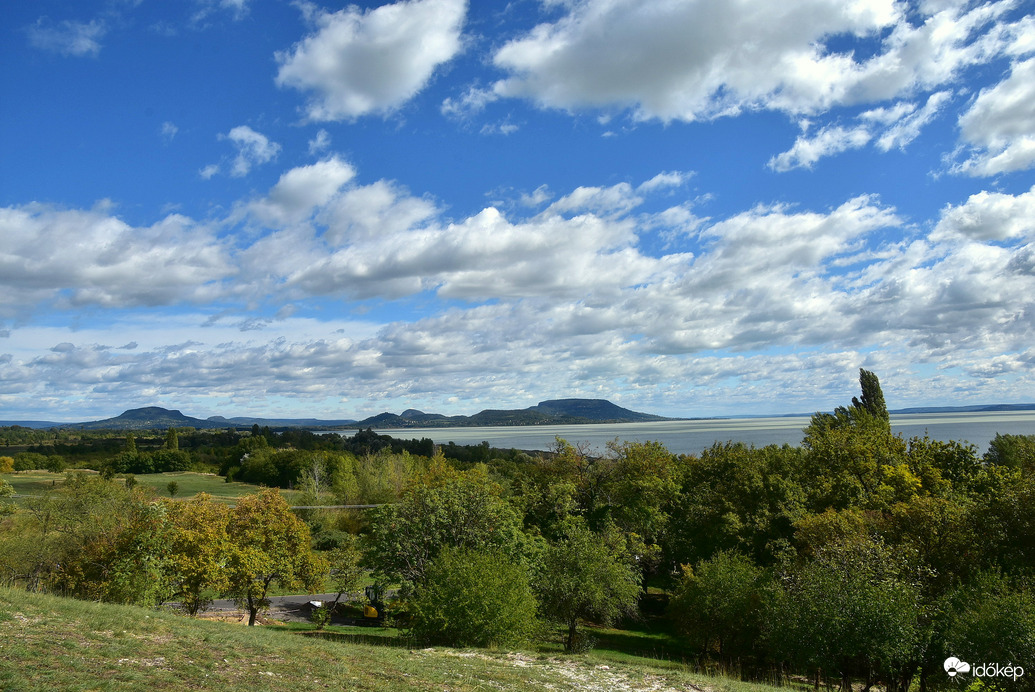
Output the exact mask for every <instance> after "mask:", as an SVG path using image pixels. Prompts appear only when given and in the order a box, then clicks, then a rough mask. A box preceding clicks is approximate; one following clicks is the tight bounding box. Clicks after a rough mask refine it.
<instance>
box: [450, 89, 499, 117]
mask: <svg viewBox="0 0 1035 692" xmlns="http://www.w3.org/2000/svg"><path fill="white" fill-rule="evenodd" d="M499 98H500V97H499V94H497V93H496V92H494V91H493V90H492V89H481V88H479V87H474V86H472V87H469V88H468V89H467V91H465V92H464V93H463V95H462V96H460V97H459V98H457V99H453V98H447V99H446V100H444V101H443V102H442V106H441V107H440V110H441V112H442V115H446V116H449V117H454V118H467V117H471V116H473V115H477V114H478V113H481V112H482V111H483V110H485V107H486V106H488V105H489V104H490V103H493V102H494V101H498V100H499Z"/></svg>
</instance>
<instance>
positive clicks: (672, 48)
mask: <svg viewBox="0 0 1035 692" xmlns="http://www.w3.org/2000/svg"><path fill="white" fill-rule="evenodd" d="M1013 5H1014V3H1012V2H1009V0H1004V1H1002V2H995V3H989V4H985V5H980V6H977V7H974V8H972V9H968V8H967V6H966V5H963V4H947V5H944V6H938V5H935V4H928V5H926V6H925V7H924V8H922V10H921V11H922V12H924V13H925V14H924V15H923V16H921V17H920V18H919V21H916V19H914V18H913V17H910V16H908V15H907V14H906V12H905V8H904V7H903V6H901V5H899V4H898V3H895V2H892V0H876V1H873V2H871V1H862V0H859V1H852V2H842V1H841V0H807V1H805V2H796V3H791V4H786V3H784V4H781V3H772V2H767V1H765V0H751V1H748V2H741V3H728V2H723V1H722V0H695V1H694V2H685V3H664V2H641V1H639V0H586V1H585V2H578V3H564V4H563V5H562V6H563V7H564V8H565V10H566V13H565V14H564V15H563V16H562V17H561V18H560V19H557V20H555V21H552V22H545V23H543V24H540V25H539V26H537V27H535V28H534V29H533V30H532V31H531V32H529V33H528V34H527V35H525V36H522V37H519V38H517V39H514V40H512V41H510V42H508V43H507V44H506V45H504V46H502V47H501V48H500V49H499V50H498V51H497V52H496V54H495V56H494V61H495V64H496V65H497V66H498V67H500V68H501V69H503V70H505V71H506V72H508V73H509V76H507V77H506V78H504V79H502V80H500V81H498V82H497V83H496V84H495V86H494V90H495V92H496V93H497V94H498V95H500V96H504V97H520V98H529V99H532V100H533V101H535V102H536V103H538V104H539V105H541V106H544V107H548V108H559V109H566V110H572V109H580V108H619V109H630V110H631V111H632V112H633V114H634V115H635V117H637V118H639V119H659V120H663V121H670V120H684V121H693V120H700V119H708V118H715V117H719V116H723V115H730V114H736V113H739V112H741V111H742V110H744V109H753V108H767V109H773V110H779V111H784V112H787V113H816V112H822V111H825V110H828V109H830V108H832V107H834V106H839V105H840V106H844V105H852V104H860V103H870V102H876V101H882V100H887V99H893V98H897V97H899V96H902V95H904V94H909V93H912V92H914V91H916V90H922V89H935V88H937V87H938V86H940V85H944V84H948V83H951V82H952V81H953V80H954V79H955V77H956V76H957V75H958V74H959V72H960V70H962V69H964V68H966V67H968V66H970V65H974V64H980V63H983V62H987V61H988V60H990V59H991V58H992V57H993V56H995V55H999V54H1002V53H1003V52H1006V51H1010V50H1017V46H1018V45H1022V44H1020V39H1019V37H1020V36H1022V35H1025V32H1024V30H1023V27H1021V28H1018V25H1017V24H1009V23H1007V22H1005V21H1002V19H1003V17H1004V15H1005V14H1006V13H1007V12H1009V11H1010V10H1011V9H1012V8H1013ZM1023 21H1024V20H1022V21H1021V22H1019V23H1018V24H1020V23H1023ZM834 38H837V39H840V40H842V41H848V42H849V43H851V42H852V41H855V40H867V41H877V42H878V44H879V47H878V50H877V51H876V53H875V54H873V55H871V56H869V57H863V58H860V59H857V58H856V57H855V55H854V54H853V52H851V51H850V50H846V51H844V52H836V51H835V50H833V49H830V48H828V45H829V44H830V43H831V39H834ZM616 46H620V47H621V49H616Z"/></svg>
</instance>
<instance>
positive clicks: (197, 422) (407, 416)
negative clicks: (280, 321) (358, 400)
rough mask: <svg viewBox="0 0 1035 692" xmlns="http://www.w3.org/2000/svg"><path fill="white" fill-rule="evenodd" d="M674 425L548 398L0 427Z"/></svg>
mask: <svg viewBox="0 0 1035 692" xmlns="http://www.w3.org/2000/svg"><path fill="white" fill-rule="evenodd" d="M663 420H679V419H678V418H666V417H664V416H656V415H653V414H649V413H640V412H638V411H632V410H630V409H626V408H622V407H621V406H617V405H615V404H613V403H611V402H610V401H607V400H605V399H553V400H547V401H541V402H539V403H538V404H536V405H535V406H530V407H528V408H524V409H485V410H483V411H479V412H478V413H476V414H474V415H471V416H464V415H455V416H446V415H443V414H439V413H425V412H423V411H419V410H417V409H407V410H405V411H403V412H402V413H401V414H394V413H389V412H384V413H379V414H377V415H374V416H370V417H368V418H364V419H363V420H359V421H357V420H353V419H334V420H326V419H318V418H258V417H248V416H238V417H232V418H226V417H224V416H210V417H208V418H194V417H192V416H187V415H184V414H183V413H182V412H181V411H179V410H177V409H167V408H162V407H159V406H146V407H143V408H135V409H129V410H127V411H124V412H123V413H121V414H120V415H118V416H115V417H113V418H104V419H101V420H95V421H83V422H77V423H61V422H54V421H30V420H23V421H17V420H11V421H0V426H9V425H20V426H22V427H27V428H78V429H82V430H108V429H111V430H152V429H165V428H171V427H177V428H179V427H184V428H186V427H192V428H199V429H217V428H226V427H251V426H252V425H260V426H269V427H271V428H328V429H333V428H340V429H346V430H348V429H366V428H377V429H386V428H437V427H460V426H471V427H477V426H489V425H579V424H593V423H633V422H646V421H663Z"/></svg>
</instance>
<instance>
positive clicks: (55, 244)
mask: <svg viewBox="0 0 1035 692" xmlns="http://www.w3.org/2000/svg"><path fill="white" fill-rule="evenodd" d="M0 235H2V236H3V238H4V249H3V251H2V252H0V285H2V286H3V287H4V291H3V297H2V298H0V310H2V311H4V312H6V313H8V314H13V313H14V312H15V311H16V310H18V309H25V308H31V306H34V305H37V304H38V303H40V302H42V301H55V300H58V301H63V302H66V303H67V304H68V305H69V306H82V305H100V306H105V307H129V306H149V305H166V304H170V303H178V302H183V301H195V300H209V299H212V298H214V297H216V296H218V295H219V294H220V293H221V290H222V289H221V286H220V282H221V281H222V280H224V279H227V278H229V277H230V276H231V275H232V274H233V268H232V265H231V261H230V258H229V256H228V254H227V252H226V249H225V248H224V247H223V245H222V244H221V243H220V242H219V241H217V240H216V238H215V237H214V236H213V235H212V234H211V233H210V232H209V231H208V230H207V229H205V228H204V227H202V226H200V225H199V224H196V223H195V222H193V221H192V220H191V219H188V218H186V217H184V216H180V215H172V216H168V217H166V218H165V219H163V220H161V221H159V222H158V223H156V224H154V225H152V226H148V227H143V228H138V227H132V226H130V225H128V224H126V223H125V222H123V221H122V220H120V219H119V218H117V217H115V216H112V215H111V214H110V213H109V212H108V209H106V208H105V207H104V206H103V205H102V206H99V207H97V208H95V209H92V210H87V211H84V210H65V209H58V208H55V207H52V206H48V205H42V204H28V205H23V206H15V207H5V208H2V209H0Z"/></svg>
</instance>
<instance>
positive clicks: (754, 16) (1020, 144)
mask: <svg viewBox="0 0 1035 692" xmlns="http://www.w3.org/2000/svg"><path fill="white" fill-rule="evenodd" d="M0 65H2V66H3V69H2V70H0V419H6V420H13V419H25V420H58V421H78V420H90V419H94V418H103V417H108V416H113V415H117V414H118V413H120V412H121V411H123V410H126V409H129V408H135V407H140V406H152V405H154V406H164V407H167V408H175V409H179V410H182V411H183V412H184V413H186V414H188V415H192V416H197V417H207V416H211V415H224V416H235V415H239V416H243V415H254V416H268V417H318V418H362V417H366V416H369V415H373V414H376V413H379V412H381V411H393V412H399V411H402V410H404V409H407V408H416V409H420V410H424V411H428V412H437V413H445V414H472V413H475V412H477V411H480V410H482V409H485V408H523V407H526V406H532V405H535V404H536V403H537V402H539V401H542V400H545V399H556V398H568V397H582V398H601V399H608V400H610V401H612V402H614V403H616V404H619V405H621V406H625V407H627V408H631V409H634V410H638V411H646V412H650V413H658V414H662V415H669V416H711V415H736V414H765V413H775V414H779V413H787V412H808V411H816V410H829V409H830V408H831V407H833V406H836V405H840V404H844V403H847V402H848V401H849V400H850V398H851V396H852V395H853V394H856V393H857V392H858V372H859V368H866V369H868V370H872V371H874V372H875V373H877V375H878V376H879V377H880V380H881V384H882V386H883V389H884V394H885V398H886V400H887V402H888V405H889V407H891V408H898V407H906V406H922V405H931V406H938V405H962V404H976V403H998V402H1014V403H1015V402H1031V401H1035V386H1033V385H1035V3H1033V2H1032V1H1031V0H1028V1H1027V2H1025V1H1023V0H989V1H987V2H973V1H972V2H966V1H963V0H920V1H917V2H908V3H906V2H895V1H893V0H796V1H795V2H793V3H777V2H772V0H513V1H510V2H505V1H503V0H500V1H495V0H479V1H477V2H465V1H464V0H403V1H400V2H395V3H383V2H359V3H355V4H344V3H330V2H320V3H318V2H309V1H307V0H300V1H296V2H286V1H283V0H177V1H175V2H158V1H157V0H71V1H69V0H35V1H34V2H5V3H3V4H2V6H0Z"/></svg>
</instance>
